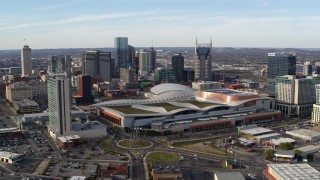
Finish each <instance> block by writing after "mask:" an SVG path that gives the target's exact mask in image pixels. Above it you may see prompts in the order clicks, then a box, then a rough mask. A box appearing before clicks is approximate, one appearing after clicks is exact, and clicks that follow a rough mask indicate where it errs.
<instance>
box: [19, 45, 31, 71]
mask: <svg viewBox="0 0 320 180" xmlns="http://www.w3.org/2000/svg"><path fill="white" fill-rule="evenodd" d="M21 69H22V76H28V75H29V76H30V75H32V61H31V48H29V46H28V45H25V46H24V47H23V48H22V49H21Z"/></svg>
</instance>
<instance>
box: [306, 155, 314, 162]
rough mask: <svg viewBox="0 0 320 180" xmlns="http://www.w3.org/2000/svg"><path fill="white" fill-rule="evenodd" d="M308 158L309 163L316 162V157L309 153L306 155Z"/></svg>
mask: <svg viewBox="0 0 320 180" xmlns="http://www.w3.org/2000/svg"><path fill="white" fill-rule="evenodd" d="M306 158H307V159H308V161H313V160H314V155H313V154H311V153H309V154H307V155H306Z"/></svg>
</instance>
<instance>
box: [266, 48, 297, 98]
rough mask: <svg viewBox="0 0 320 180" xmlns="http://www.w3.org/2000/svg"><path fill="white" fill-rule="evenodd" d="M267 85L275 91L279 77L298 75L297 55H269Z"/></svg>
mask: <svg viewBox="0 0 320 180" xmlns="http://www.w3.org/2000/svg"><path fill="white" fill-rule="evenodd" d="M267 64H268V68H267V84H268V89H269V90H270V91H272V92H274V91H275V81H276V78H277V76H284V75H296V55H295V54H294V53H284V52H277V53H268V60H267Z"/></svg>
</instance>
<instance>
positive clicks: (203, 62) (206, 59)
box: [194, 40, 212, 81]
mask: <svg viewBox="0 0 320 180" xmlns="http://www.w3.org/2000/svg"><path fill="white" fill-rule="evenodd" d="M211 53H212V41H211V40H210V43H198V41H197V40H196V44H195V61H194V64H195V80H196V81H197V80H204V81H210V80H211V79H212V74H211V73H212V54H211Z"/></svg>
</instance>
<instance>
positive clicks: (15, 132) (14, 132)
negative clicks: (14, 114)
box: [0, 127, 23, 138]
mask: <svg viewBox="0 0 320 180" xmlns="http://www.w3.org/2000/svg"><path fill="white" fill-rule="evenodd" d="M22 135H23V134H22V131H21V130H20V129H19V128H17V127H12V128H2V129H0V137H8V138H19V137H22Z"/></svg>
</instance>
